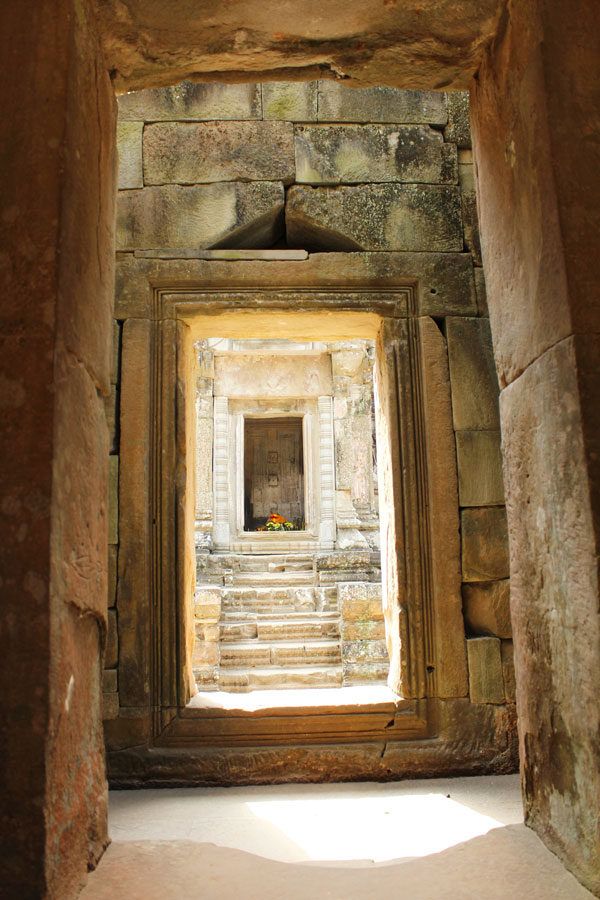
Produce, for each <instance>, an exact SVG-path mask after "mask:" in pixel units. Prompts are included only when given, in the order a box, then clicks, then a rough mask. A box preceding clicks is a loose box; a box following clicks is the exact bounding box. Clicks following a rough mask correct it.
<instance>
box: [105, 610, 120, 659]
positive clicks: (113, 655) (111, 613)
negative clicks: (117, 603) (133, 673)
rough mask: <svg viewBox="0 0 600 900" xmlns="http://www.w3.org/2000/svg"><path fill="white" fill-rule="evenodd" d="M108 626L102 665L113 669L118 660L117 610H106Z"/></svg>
mask: <svg viewBox="0 0 600 900" xmlns="http://www.w3.org/2000/svg"><path fill="white" fill-rule="evenodd" d="M107 621H108V627H107V635H106V651H105V653H104V667H105V668H106V669H114V667H115V666H116V665H117V663H118V662H119V635H118V632H117V611H116V610H115V609H109V610H108V620H107Z"/></svg>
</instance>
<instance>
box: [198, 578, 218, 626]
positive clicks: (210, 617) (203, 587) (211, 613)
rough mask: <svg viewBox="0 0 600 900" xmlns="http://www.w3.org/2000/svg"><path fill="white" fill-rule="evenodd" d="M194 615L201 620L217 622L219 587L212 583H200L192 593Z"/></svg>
mask: <svg viewBox="0 0 600 900" xmlns="http://www.w3.org/2000/svg"><path fill="white" fill-rule="evenodd" d="M194 615H195V616H196V618H197V619H200V620H201V621H202V622H218V621H219V618H220V616H221V589H220V587H219V586H218V585H214V584H200V585H198V586H197V588H196V593H195V594H194Z"/></svg>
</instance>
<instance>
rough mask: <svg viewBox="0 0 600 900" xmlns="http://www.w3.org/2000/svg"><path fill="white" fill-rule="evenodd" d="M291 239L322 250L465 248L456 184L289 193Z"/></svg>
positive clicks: (312, 189)
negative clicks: (453, 185) (463, 246)
mask: <svg viewBox="0 0 600 900" xmlns="http://www.w3.org/2000/svg"><path fill="white" fill-rule="evenodd" d="M286 229H287V238H288V243H289V244H290V245H291V246H294V247H296V246H300V247H304V248H305V249H321V250H419V251H426V250H436V251H442V252H451V251H454V250H461V249H462V243H463V239H462V222H461V211H460V191H459V189H458V188H457V187H449V186H448V187H447V186H441V185H430V184H422V185H413V184H365V185H358V186H356V187H346V186H342V187H337V188H326V187H316V188H315V187H303V186H294V187H292V188H290V189H289V191H288V199H287V203H286Z"/></svg>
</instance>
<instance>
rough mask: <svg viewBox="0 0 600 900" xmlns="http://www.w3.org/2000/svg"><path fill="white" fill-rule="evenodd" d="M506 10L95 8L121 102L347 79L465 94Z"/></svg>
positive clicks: (442, 2)
mask: <svg viewBox="0 0 600 900" xmlns="http://www.w3.org/2000/svg"><path fill="white" fill-rule="evenodd" d="M505 6H506V0H478V2H477V3H473V2H472V0H419V2H418V3H411V4H408V3H405V2H401V3H398V2H397V0H354V2H352V3H348V2H347V0H327V2H323V0H319V2H317V0H276V2H274V0H270V2H264V0H239V2H236V3H229V2H227V3H223V2H217V0H171V2H169V3H165V2H164V0H96V10H97V15H98V18H99V24H100V30H101V32H102V33H103V35H104V53H105V57H106V62H107V66H108V68H109V70H110V72H111V75H112V78H113V82H114V84H115V87H116V90H117V92H119V93H122V92H125V91H132V90H139V89H141V88H148V87H161V86H164V85H168V84H174V83H177V82H179V81H182V80H183V79H186V78H187V79H190V80H192V81H216V80H222V81H233V82H235V81H248V80H254V81H268V80H271V81H276V80H279V81H282V80H285V81H290V80H300V81H309V80H315V79H317V78H337V79H344V80H346V81H347V82H348V84H351V85H352V84H353V85H355V86H357V87H366V86H370V85H375V84H386V85H389V86H390V87H398V88H418V89H436V90H444V89H454V90H466V89H468V87H469V83H470V80H471V77H472V76H473V74H474V73H475V72H476V71H477V69H478V67H479V62H480V60H481V58H482V55H483V53H484V51H485V50H486V48H487V47H488V46H489V45H490V43H491V42H492V40H493V39H494V37H495V35H496V34H497V32H498V30H499V25H500V22H501V20H502V12H503V9H504V7H505Z"/></svg>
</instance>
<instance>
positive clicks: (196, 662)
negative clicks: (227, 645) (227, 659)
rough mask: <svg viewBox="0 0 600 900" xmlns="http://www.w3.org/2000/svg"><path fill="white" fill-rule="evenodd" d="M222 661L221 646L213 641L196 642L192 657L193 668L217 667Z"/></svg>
mask: <svg viewBox="0 0 600 900" xmlns="http://www.w3.org/2000/svg"><path fill="white" fill-rule="evenodd" d="M219 659H220V653H219V644H218V643H215V642H213V641H196V643H195V644H194V652H193V655H192V665H193V666H215V665H218V663H219Z"/></svg>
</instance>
